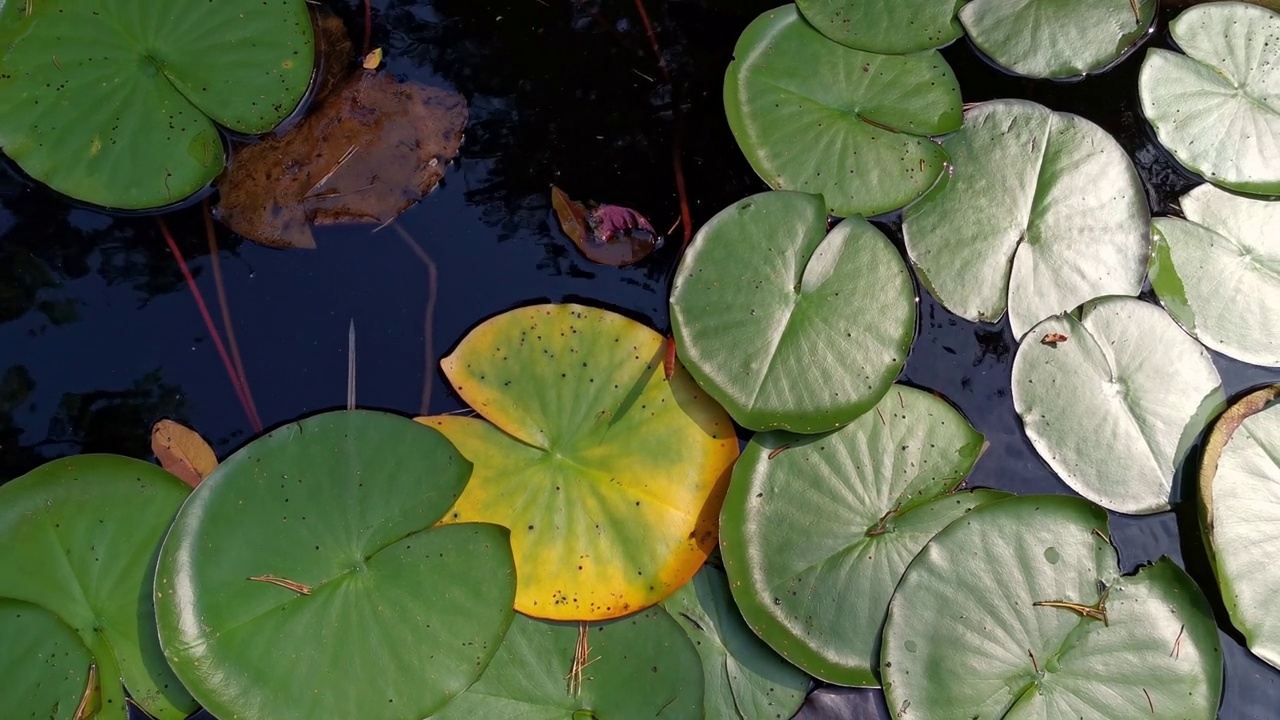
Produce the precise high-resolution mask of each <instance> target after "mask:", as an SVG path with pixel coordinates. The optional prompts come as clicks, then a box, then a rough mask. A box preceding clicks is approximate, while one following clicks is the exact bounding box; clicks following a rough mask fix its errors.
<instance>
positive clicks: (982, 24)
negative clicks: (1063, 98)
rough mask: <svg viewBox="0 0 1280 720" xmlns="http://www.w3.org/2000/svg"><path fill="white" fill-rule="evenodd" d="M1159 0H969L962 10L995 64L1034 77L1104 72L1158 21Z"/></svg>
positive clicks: (976, 41)
mask: <svg viewBox="0 0 1280 720" xmlns="http://www.w3.org/2000/svg"><path fill="white" fill-rule="evenodd" d="M1156 4H1157V0H971V1H970V2H967V3H965V5H964V6H963V7H961V8H960V12H959V15H960V22H961V23H962V24H963V25H964V30H965V32H966V33H967V34H968V35H969V39H970V40H972V41H973V44H974V45H976V46H977V47H978V49H979V50H981V51H982V52H983V53H985V54H986V55H987V56H988V57H990V58H991V59H992V60H993V61H994V62H995V63H996V64H997V65H999V66H1001V67H1003V68H1005V69H1006V70H1009V71H1010V72H1014V73H1017V74H1018V75H1024V76H1027V77H1034V78H1052V79H1064V78H1072V77H1078V76H1080V75H1085V74H1088V73H1095V72H1100V71H1102V70H1105V69H1106V68H1108V67H1110V66H1111V65H1113V64H1115V63H1116V62H1117V61H1119V60H1120V59H1121V58H1123V57H1124V56H1125V55H1126V54H1128V53H1129V52H1130V51H1132V50H1133V49H1134V48H1135V47H1136V46H1137V44H1138V43H1139V42H1141V41H1142V39H1143V38H1145V37H1146V36H1147V35H1148V33H1149V32H1150V30H1151V26H1152V25H1153V24H1154V23H1155V18H1156Z"/></svg>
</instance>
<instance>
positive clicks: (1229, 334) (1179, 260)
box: [1149, 185, 1280, 367]
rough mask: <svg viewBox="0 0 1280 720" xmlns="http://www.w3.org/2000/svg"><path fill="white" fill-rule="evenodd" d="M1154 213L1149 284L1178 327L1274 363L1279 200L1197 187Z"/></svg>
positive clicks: (1217, 346) (1278, 346) (1253, 359)
mask: <svg viewBox="0 0 1280 720" xmlns="http://www.w3.org/2000/svg"><path fill="white" fill-rule="evenodd" d="M1180 204H1181V206H1182V212H1183V214H1184V215H1185V216H1186V218H1187V219H1186V220H1180V219H1178V218H1156V219H1155V220H1153V221H1152V225H1153V227H1154V229H1155V232H1154V233H1153V235H1154V239H1155V251H1154V252H1153V253H1152V257H1151V269H1150V272H1149V274H1150V277H1151V287H1152V289H1154V290H1155V291H1156V295H1158V296H1160V302H1161V303H1163V304H1164V306H1165V309H1166V310H1168V311H1169V314H1170V315H1172V316H1173V319H1174V320H1177V321H1178V324H1180V325H1182V327H1183V328H1184V329H1185V330H1186V331H1187V332H1189V333H1191V334H1192V335H1194V336H1195V337H1196V338H1197V339H1198V340H1199V341H1200V342H1202V343H1204V344H1205V345H1206V346H1208V347H1210V348H1213V349H1214V350H1217V351H1218V352H1221V353H1223V354H1225V355H1230V356H1231V357H1233V358H1236V359H1237V360H1243V361H1245V362H1250V363H1253V364H1255V365H1267V366H1270V367H1280V334H1277V333H1276V328H1280V202H1274V201H1266V200H1252V199H1249V198H1244V197H1240V196H1239V195H1233V194H1231V193H1228V192H1225V191H1223V190H1219V189H1218V188H1216V187H1214V186H1213V185H1201V186H1199V187H1197V188H1195V189H1194V190H1192V191H1191V192H1189V193H1187V194H1186V195H1183V196H1182V201H1181V203H1180Z"/></svg>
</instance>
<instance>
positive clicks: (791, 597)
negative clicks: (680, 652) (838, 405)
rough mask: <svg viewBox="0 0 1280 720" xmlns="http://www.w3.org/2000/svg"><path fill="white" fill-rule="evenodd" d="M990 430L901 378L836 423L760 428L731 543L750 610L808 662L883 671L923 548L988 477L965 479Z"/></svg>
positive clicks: (977, 499)
mask: <svg viewBox="0 0 1280 720" xmlns="http://www.w3.org/2000/svg"><path fill="white" fill-rule="evenodd" d="M982 447H983V438H982V435H980V434H978V433H977V432H976V431H975V430H974V429H973V428H972V427H971V426H970V425H969V423H968V422H967V421H966V420H965V419H964V417H962V416H961V415H960V413H959V412H957V411H956V410H955V409H953V408H952V407H951V406H950V405H948V404H947V403H946V402H945V401H943V400H941V399H939V398H936V397H934V396H933V395H931V394H930V393H927V392H924V391H922V390H916V389H913V388H909V387H905V386H901V385H897V386H894V387H893V388H892V389H891V390H890V391H889V393H888V394H887V395H885V397H884V399H883V400H881V401H880V404H879V405H877V406H876V407H875V409H874V411H872V412H868V413H865V414H864V415H862V416H861V417H859V418H858V419H857V420H855V421H853V422H852V423H850V424H849V425H847V426H845V427H843V428H841V429H840V430H837V431H835V432H833V433H830V434H826V435H817V436H798V435H792V434H790V433H781V432H778V433H768V434H763V435H757V436H756V437H754V438H752V439H751V442H750V443H748V445H747V449H746V450H745V451H744V452H743V454H742V459H741V460H739V461H738V465H737V466H736V467H735V469H734V474H733V481H732V482H731V483H730V484H729V494H728V495H727V496H726V498H725V505H724V511H723V512H722V515H721V529H720V546H721V556H722V557H723V558H724V563H725V569H726V570H727V571H728V574H729V580H730V586H731V587H732V588H733V596H734V600H736V601H737V604H738V607H739V608H741V610H742V614H743V617H745V618H746V620H747V623H748V624H749V625H751V628H752V629H753V630H755V631H756V633H757V634H759V635H760V637H762V638H764V639H765V641H767V642H768V643H769V644H770V645H771V646H773V648H774V649H775V650H777V651H778V652H779V653H781V654H782V655H783V656H784V657H786V658H787V659H788V660H790V661H791V662H793V663H795V664H796V665H798V666H800V668H801V669H803V670H805V671H806V672H808V673H810V674H812V675H815V676H817V677H818V678H820V679H822V680H826V681H827V682H831V683H837V684H840V685H857V686H863V687H873V686H876V685H878V684H879V679H878V677H877V672H876V671H877V668H878V666H879V646H880V628H881V625H882V624H883V622H884V614H885V609H886V608H887V607H888V605H889V598H890V597H891V596H892V595H893V589H894V587H895V586H897V584H898V579H899V578H901V577H902V571H903V570H904V569H906V567H907V563H909V562H911V558H913V557H915V554H916V552H918V551H919V550H920V548H921V547H924V544H925V543H926V542H928V541H929V538H931V537H933V535H934V534H935V533H937V532H938V531H939V530H941V529H942V528H944V527H946V526H947V524H949V523H950V522H952V521H953V520H955V519H956V518H958V517H960V516H962V515H964V514H965V513H966V512H968V511H969V510H971V509H973V508H974V507H977V506H978V505H981V504H983V503H987V502H991V501H993V500H996V499H1000V498H1003V497H1005V494H1004V493H998V492H994V491H990V490H979V491H975V492H963V493H957V492H955V490H956V488H957V487H958V486H959V485H960V484H961V482H963V480H964V478H965V476H966V475H967V474H968V473H969V470H970V468H972V467H973V464H974V463H975V462H976V461H977V459H978V456H979V454H980V453H981V452H982Z"/></svg>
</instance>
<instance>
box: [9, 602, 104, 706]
mask: <svg viewBox="0 0 1280 720" xmlns="http://www.w3.org/2000/svg"><path fill="white" fill-rule="evenodd" d="M0 637H2V638H4V652H3V653H0V703H3V704H4V708H5V711H6V713H8V716H9V717H14V718H46V717H47V718H50V720H67V719H68V718H72V717H73V715H74V713H75V710H76V707H77V706H78V705H79V704H80V700H81V698H82V697H84V695H85V692H86V690H87V689H90V688H89V681H90V678H94V677H95V676H96V673H92V674H91V673H90V672H89V668H90V666H92V665H93V664H94V661H93V655H92V654H90V652H89V649H88V648H86V647H85V646H84V643H83V642H82V641H81V640H80V636H79V635H77V634H76V631H75V630H73V629H72V628H71V627H70V626H69V625H67V624H66V623H65V622H63V621H62V620H61V619H60V618H59V617H58V616H57V615H54V614H53V613H51V612H49V611H48V610H45V609H44V608H42V607H40V606H39V605H32V604H31V603H25V602H21V601H18V600H10V599H8V598H0ZM95 679H96V678H95ZM118 701H119V700H118V696H117V702H118ZM123 716H124V715H123V714H122V713H120V712H119V711H118V710H117V709H116V708H112V710H110V711H108V712H105V713H103V714H102V715H100V716H99V717H103V718H110V717H117V718H118V717H123Z"/></svg>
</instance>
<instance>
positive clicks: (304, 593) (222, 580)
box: [155, 411, 515, 720]
mask: <svg viewBox="0 0 1280 720" xmlns="http://www.w3.org/2000/svg"><path fill="white" fill-rule="evenodd" d="M470 470H471V465H470V463H468V462H467V461H466V460H464V459H463V458H462V457H461V456H460V455H459V454H458V452H457V451H456V450H455V449H454V447H453V446H452V445H451V444H450V443H449V441H448V440H446V439H445V438H444V436H442V435H441V434H440V433H438V432H436V431H434V430H431V429H430V428H426V427H423V426H422V425H419V424H417V423H415V422H413V421H412V420H408V419H406V418H401V417H398V416H395V415H388V414H385V413H378V412H369V411H339V412H330V413H325V414H322V415H317V416H315V417H311V418H308V419H305V420H302V421H299V422H296V423H291V424H289V425H285V426H283V427H281V428H279V429H277V430H274V431H272V432H271V433H268V434H267V435H264V436H262V437H260V438H258V439H256V440H254V441H253V442H251V443H249V444H248V445H246V446H245V447H244V448H242V449H241V450H240V451H238V452H237V453H236V454H234V455H232V456H231V457H229V458H227V459H226V460H224V461H223V462H222V464H220V465H219V466H218V468H217V470H215V471H214V472H213V474H211V475H210V476H209V477H208V478H207V479H205V481H204V482H202V483H201V484H200V486H199V487H198V488H197V489H196V491H195V492H194V493H192V495H191V498H190V499H189V500H188V502H187V503H186V504H185V505H183V507H182V511H181V512H179V514H178V517H177V519H176V520H175V521H174V524H173V529H172V530H171V531H170V533H169V536H168V538H167V539H166V540H165V543H164V546H163V548H162V549H161V553H160V560H159V565H158V567H157V570H156V579H155V598H156V615H157V618H158V620H159V627H160V639H161V643H162V644H163V646H164V649H165V655H166V657H167V658H168V660H169V663H170V664H171V665H172V666H173V669H174V671H175V672H176V673H177V674H178V677H179V678H181V679H182V682H183V684H184V685H186V686H187V688H188V689H189V690H190V691H191V693H192V694H193V695H194V696H195V697H196V698H197V699H198V700H199V701H200V703H201V704H202V705H204V706H205V708H206V709H207V710H209V712H210V713H211V714H213V715H216V716H217V717H218V718H221V720H237V719H239V720H245V719H250V720H259V719H261V718H273V719H283V718H318V717H332V718H356V717H358V718H362V719H367V720H419V719H420V718H423V717H426V716H427V715H430V714H431V713H433V712H435V711H436V710H439V709H440V708H441V707H442V706H443V705H444V704H445V702H447V701H448V700H449V698H451V697H454V696H456V695H458V694H459V693H461V692H462V691H463V690H465V689H466V688H467V687H468V686H470V685H471V683H472V682H474V681H475V679H476V678H477V677H479V676H480V673H481V672H482V671H483V670H484V668H485V667H486V666H487V665H488V664H489V661H490V659H491V658H492V657H493V654H494V653H495V652H497V649H498V646H499V645H500V644H501V642H502V638H503V635H504V634H505V633H506V631H507V627H508V626H509V625H510V623H511V618H512V616H513V614H514V612H513V611H512V608H511V604H512V601H513V599H514V597H515V568H514V563H513V561H512V557H511V548H510V545H509V543H508V537H507V532H506V530H504V529H503V528H500V527H497V526H494V525H484V524H472V525H456V526H450V527H433V526H434V525H435V523H436V522H437V521H439V520H440V518H441V517H442V516H443V515H444V513H445V511H446V510H447V509H448V508H449V506H450V505H452V504H453V502H454V500H455V499H457V497H458V495H459V493H461V492H462V488H463V486H464V485H466V483H467V476H468V475H469V473H470Z"/></svg>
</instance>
